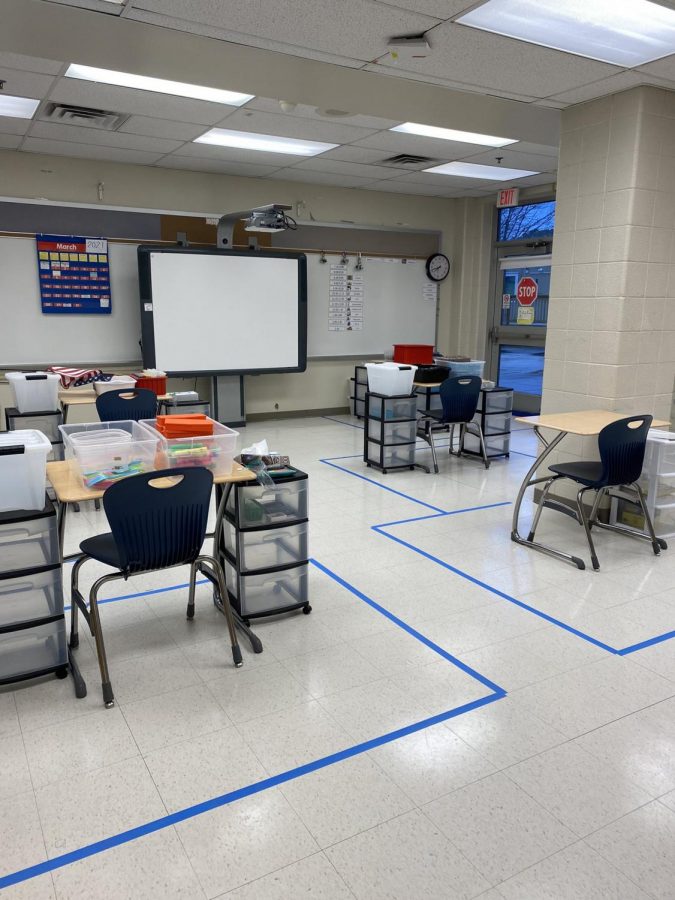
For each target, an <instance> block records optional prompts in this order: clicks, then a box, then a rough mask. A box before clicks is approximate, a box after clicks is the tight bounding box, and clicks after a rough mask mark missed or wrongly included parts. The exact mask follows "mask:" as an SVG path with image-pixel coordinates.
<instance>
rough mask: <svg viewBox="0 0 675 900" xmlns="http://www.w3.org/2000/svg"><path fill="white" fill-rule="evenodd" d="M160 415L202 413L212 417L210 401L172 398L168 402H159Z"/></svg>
mask: <svg viewBox="0 0 675 900" xmlns="http://www.w3.org/2000/svg"><path fill="white" fill-rule="evenodd" d="M159 413H160V415H164V416H180V415H183V416H184V415H189V414H190V413H201V414H202V415H204V416H209V417H210V416H211V404H210V403H209V401H208V400H199V399H197V400H176V399H175V398H173V397H170V398H169V399H168V400H160V401H159Z"/></svg>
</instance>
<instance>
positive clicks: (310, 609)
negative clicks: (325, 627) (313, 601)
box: [302, 603, 312, 616]
mask: <svg viewBox="0 0 675 900" xmlns="http://www.w3.org/2000/svg"><path fill="white" fill-rule="evenodd" d="M302 611H303V613H304V614H305V615H306V616H308V615H309V614H310V613H311V611H312V607H311V606H310V605H309V603H308V604H307V606H303V607H302Z"/></svg>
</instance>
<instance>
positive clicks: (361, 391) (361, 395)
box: [354, 381, 368, 400]
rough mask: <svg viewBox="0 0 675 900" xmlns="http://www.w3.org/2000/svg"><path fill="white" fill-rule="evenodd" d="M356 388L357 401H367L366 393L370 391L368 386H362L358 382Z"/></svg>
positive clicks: (355, 384)
mask: <svg viewBox="0 0 675 900" xmlns="http://www.w3.org/2000/svg"><path fill="white" fill-rule="evenodd" d="M354 388H355V390H356V394H355V396H356V399H357V400H365V399H366V391H367V390H368V385H367V384H362V383H361V382H360V381H356V382H355V383H354Z"/></svg>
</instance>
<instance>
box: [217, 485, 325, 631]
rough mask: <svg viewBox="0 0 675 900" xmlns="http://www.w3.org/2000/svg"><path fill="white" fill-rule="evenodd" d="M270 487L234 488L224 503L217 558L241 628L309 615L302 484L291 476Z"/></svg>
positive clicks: (304, 506)
mask: <svg viewBox="0 0 675 900" xmlns="http://www.w3.org/2000/svg"><path fill="white" fill-rule="evenodd" d="M274 482H275V483H274V484H273V485H271V486H264V485H260V484H258V483H257V482H241V483H238V484H234V485H233V486H232V488H231V489H230V492H229V495H228V497H227V499H226V503H225V517H224V521H223V528H222V532H221V538H220V556H221V560H222V561H223V566H224V570H225V581H226V583H227V589H228V593H229V595H230V600H231V602H232V605H233V607H234V609H235V611H236V612H237V613H238V615H239V616H240V618H241V619H242V620H243V621H244V623H245V624H246V625H248V624H250V619H252V618H257V617H261V616H273V615H277V614H279V613H285V612H291V611H292V610H297V609H302V611H303V612H304V613H309V612H311V609H312V608H311V606H310V605H309V591H308V578H309V576H308V559H309V547H308V523H307V486H308V478H307V475H306V474H305V473H304V472H300V471H295V472H294V474H292V475H283V476H280V477H277V478H275V479H274Z"/></svg>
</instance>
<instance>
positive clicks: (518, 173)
mask: <svg viewBox="0 0 675 900" xmlns="http://www.w3.org/2000/svg"><path fill="white" fill-rule="evenodd" d="M422 171H423V172H431V173H433V174H434V175H456V176H457V177H458V178H481V179H482V180H483V181H510V180H511V179H513V178H525V177H526V176H527V175H538V174H539V172H528V170H527V169H507V168H506V167H505V166H479V165H478V164H477V163H466V162H449V163H443V165H442V166H432V167H431V168H430V169H423V170H422Z"/></svg>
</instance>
